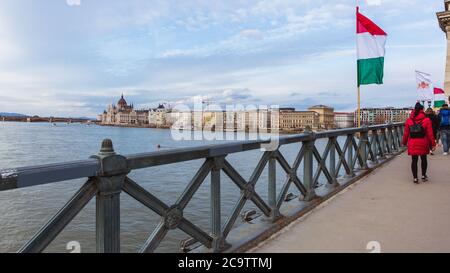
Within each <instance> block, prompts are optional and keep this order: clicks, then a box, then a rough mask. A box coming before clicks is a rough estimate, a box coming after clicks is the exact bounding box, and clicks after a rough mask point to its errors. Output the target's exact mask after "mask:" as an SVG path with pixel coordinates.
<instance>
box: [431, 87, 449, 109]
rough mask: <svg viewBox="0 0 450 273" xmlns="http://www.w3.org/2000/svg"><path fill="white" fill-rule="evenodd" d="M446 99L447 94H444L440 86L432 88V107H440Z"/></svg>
mask: <svg viewBox="0 0 450 273" xmlns="http://www.w3.org/2000/svg"><path fill="white" fill-rule="evenodd" d="M446 101H447V95H445V92H444V90H442V89H440V88H434V107H435V108H440V107H442V105H444V104H445V103H446Z"/></svg>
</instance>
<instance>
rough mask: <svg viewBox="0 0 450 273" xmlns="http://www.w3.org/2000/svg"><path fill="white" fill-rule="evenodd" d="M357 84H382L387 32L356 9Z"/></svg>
mask: <svg viewBox="0 0 450 273" xmlns="http://www.w3.org/2000/svg"><path fill="white" fill-rule="evenodd" d="M356 33H357V35H356V40H357V52H358V53H357V54H358V86H360V85H365V84H373V83H375V84H383V76H384V55H385V45H386V37H387V34H386V32H384V30H382V29H381V28H380V27H379V26H377V25H376V24H375V23H374V22H372V21H371V20H370V19H369V18H367V17H365V16H364V15H362V14H361V13H359V9H358V8H357V9H356Z"/></svg>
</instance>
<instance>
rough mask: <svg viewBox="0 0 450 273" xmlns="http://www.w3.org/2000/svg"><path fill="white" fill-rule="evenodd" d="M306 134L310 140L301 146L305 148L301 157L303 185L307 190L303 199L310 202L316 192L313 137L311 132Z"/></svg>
mask: <svg viewBox="0 0 450 273" xmlns="http://www.w3.org/2000/svg"><path fill="white" fill-rule="evenodd" d="M306 133H308V134H310V135H311V137H310V140H307V141H304V142H303V145H304V147H305V154H304V157H303V183H304V185H305V188H306V190H307V193H306V196H305V198H304V200H305V201H311V200H313V199H314V198H316V192H315V189H314V181H313V179H314V178H313V171H314V170H313V168H314V166H313V156H314V155H313V149H314V141H315V136H314V133H313V132H311V131H309V130H308V131H306Z"/></svg>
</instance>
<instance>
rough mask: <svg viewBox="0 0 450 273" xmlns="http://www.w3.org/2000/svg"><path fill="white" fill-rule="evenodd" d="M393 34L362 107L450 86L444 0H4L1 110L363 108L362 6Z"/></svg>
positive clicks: (409, 100) (410, 99)
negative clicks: (419, 74) (358, 16)
mask: <svg viewBox="0 0 450 273" xmlns="http://www.w3.org/2000/svg"><path fill="white" fill-rule="evenodd" d="M356 5H359V6H360V12H361V13H363V14H364V15H366V16H367V17H369V18H371V19H372V20H373V21H374V22H376V23H377V24H378V25H379V26H380V27H381V28H382V29H384V30H385V32H387V33H388V40H387V45H386V57H385V78H384V84H383V85H380V86H377V85H370V86H363V87H362V91H361V92H362V106H363V107H377V106H380V107H381V106H394V107H404V106H411V105H413V104H414V103H415V101H416V81H415V73H414V71H415V70H420V71H424V72H427V73H430V74H432V77H433V81H434V84H435V86H438V87H441V86H442V85H443V78H444V69H445V54H446V39H445V34H444V33H443V32H442V31H441V29H440V28H439V25H438V22H437V19H436V12H438V11H442V10H443V9H444V1H443V0H360V1H355V0H270V1H263V0H226V1H225V0H222V1H218V0H183V1H181V0H178V1H175V0H173V1H172V0H127V1H120V0H47V1H32V0H1V4H0V37H1V39H0V112H18V113H23V114H28V115H35V114H36V115H42V116H50V115H51V116H72V117H74V116H87V117H95V116H96V115H97V114H98V113H101V112H102V111H103V109H105V108H106V106H107V105H108V104H110V103H115V102H117V100H118V99H119V97H120V95H121V94H122V93H123V94H124V95H125V98H126V99H127V101H128V102H129V103H131V102H133V103H134V106H135V108H147V107H154V106H156V105H157V104H158V103H163V102H165V103H169V104H171V105H176V104H179V103H185V104H191V103H192V102H193V101H194V100H195V99H198V98H199V97H203V98H206V99H207V100H209V101H211V102H212V103H216V104H221V105H223V104H242V105H251V104H253V105H279V106H282V107H288V106H289V107H296V108H298V109H306V108H307V107H309V106H312V105H315V104H325V105H329V106H332V107H334V108H335V110H336V111H353V110H354V109H355V108H356V31H355V6H356Z"/></svg>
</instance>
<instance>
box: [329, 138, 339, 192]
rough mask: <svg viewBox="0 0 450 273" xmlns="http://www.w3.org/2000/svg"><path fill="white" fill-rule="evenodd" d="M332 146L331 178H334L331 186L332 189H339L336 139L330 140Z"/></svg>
mask: <svg viewBox="0 0 450 273" xmlns="http://www.w3.org/2000/svg"><path fill="white" fill-rule="evenodd" d="M329 141H330V143H331V146H330V162H329V164H330V168H329V170H330V173H331V177H332V178H333V181H332V183H331V184H330V187H337V186H339V183H338V182H337V174H336V141H337V138H336V137H332V138H330V139H329Z"/></svg>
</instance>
